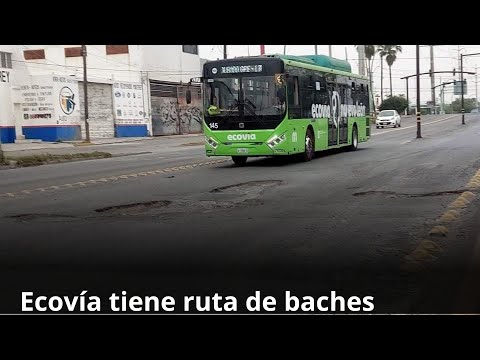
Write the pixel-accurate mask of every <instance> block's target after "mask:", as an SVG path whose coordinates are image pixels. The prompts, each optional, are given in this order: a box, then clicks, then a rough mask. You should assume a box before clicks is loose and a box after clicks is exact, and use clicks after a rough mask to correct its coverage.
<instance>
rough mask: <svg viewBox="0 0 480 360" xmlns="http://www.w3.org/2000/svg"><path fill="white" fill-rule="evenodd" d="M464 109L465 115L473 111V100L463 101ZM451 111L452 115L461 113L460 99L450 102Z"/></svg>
mask: <svg viewBox="0 0 480 360" xmlns="http://www.w3.org/2000/svg"><path fill="white" fill-rule="evenodd" d="M463 103H464V108H465V113H469V112H470V111H472V109H475V99H464V100H463ZM451 110H452V112H453V113H454V114H458V113H461V112H462V100H461V99H460V98H458V99H455V100H454V101H452V104H451Z"/></svg>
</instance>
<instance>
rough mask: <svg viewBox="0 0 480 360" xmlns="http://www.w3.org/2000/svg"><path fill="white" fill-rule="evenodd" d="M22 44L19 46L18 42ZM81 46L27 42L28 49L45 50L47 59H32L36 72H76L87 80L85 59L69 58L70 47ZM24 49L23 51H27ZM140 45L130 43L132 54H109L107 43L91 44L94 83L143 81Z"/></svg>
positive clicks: (90, 68)
mask: <svg viewBox="0 0 480 360" xmlns="http://www.w3.org/2000/svg"><path fill="white" fill-rule="evenodd" d="M17 46H18V45H17ZM79 46H81V45H26V47H27V48H28V50H36V49H44V50H45V59H42V60H28V71H29V72H30V73H31V74H32V75H43V74H54V73H55V74H62V75H74V76H75V77H76V78H77V79H78V80H79V81H83V59H82V57H81V56H78V57H67V58H66V57H65V50H64V48H66V47H79ZM27 48H23V49H22V52H23V50H27ZM140 60H141V59H140V51H139V45H129V53H128V54H115V55H107V54H106V47H105V45H87V78H88V80H89V81H91V82H98V83H107V84H108V83H113V82H114V81H128V82H140V79H141V75H140V74H141V73H140V71H141V69H140V65H141V61H140Z"/></svg>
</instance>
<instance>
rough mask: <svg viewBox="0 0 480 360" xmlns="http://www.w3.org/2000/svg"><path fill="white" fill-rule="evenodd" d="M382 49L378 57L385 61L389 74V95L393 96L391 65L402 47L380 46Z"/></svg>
mask: <svg viewBox="0 0 480 360" xmlns="http://www.w3.org/2000/svg"><path fill="white" fill-rule="evenodd" d="M381 46H382V49H381V51H380V55H381V56H382V57H383V56H384V57H385V60H386V61H387V65H388V70H389V74H390V95H393V91H392V89H393V88H392V65H393V63H394V62H395V60H397V53H401V52H402V47H401V46H400V45H381Z"/></svg>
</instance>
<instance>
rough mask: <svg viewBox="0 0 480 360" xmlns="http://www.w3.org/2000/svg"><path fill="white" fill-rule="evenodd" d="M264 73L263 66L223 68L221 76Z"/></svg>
mask: <svg viewBox="0 0 480 360" xmlns="http://www.w3.org/2000/svg"><path fill="white" fill-rule="evenodd" d="M212 70H213V69H212ZM262 71H263V65H239V66H222V67H221V68H220V73H221V74H238V73H258V72H262Z"/></svg>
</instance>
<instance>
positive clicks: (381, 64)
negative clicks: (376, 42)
mask: <svg viewBox="0 0 480 360" xmlns="http://www.w3.org/2000/svg"><path fill="white" fill-rule="evenodd" d="M380 101H381V102H383V56H380Z"/></svg>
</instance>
